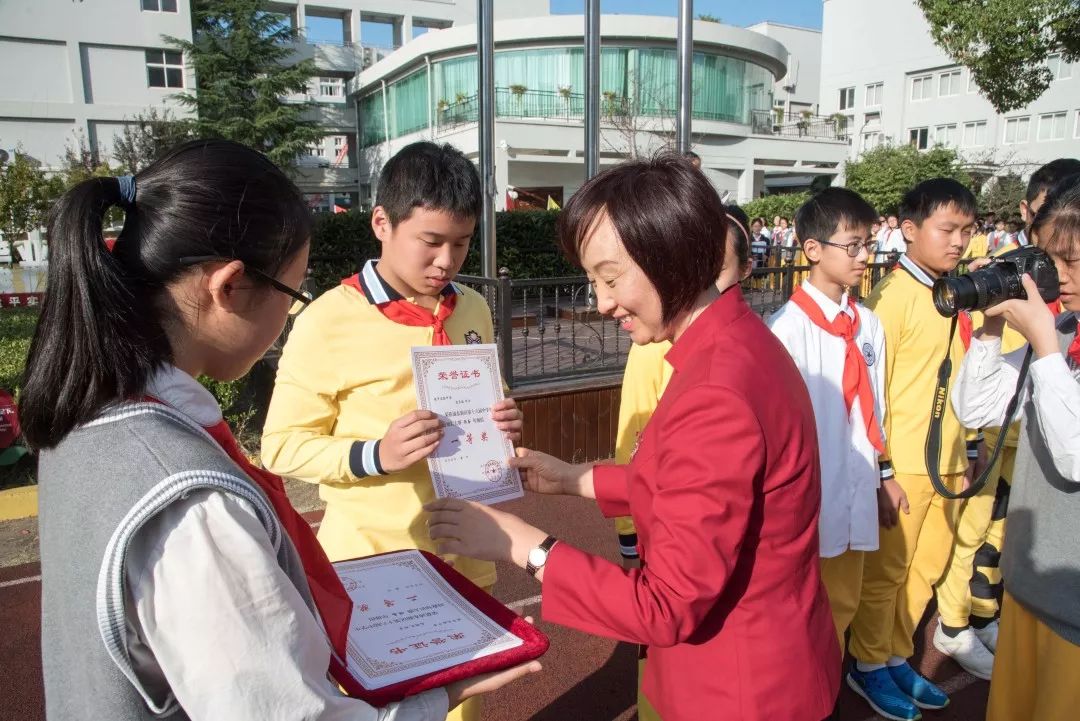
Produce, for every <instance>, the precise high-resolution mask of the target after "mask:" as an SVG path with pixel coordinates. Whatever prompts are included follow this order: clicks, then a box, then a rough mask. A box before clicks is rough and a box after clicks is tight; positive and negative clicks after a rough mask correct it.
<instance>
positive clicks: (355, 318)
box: [262, 142, 521, 719]
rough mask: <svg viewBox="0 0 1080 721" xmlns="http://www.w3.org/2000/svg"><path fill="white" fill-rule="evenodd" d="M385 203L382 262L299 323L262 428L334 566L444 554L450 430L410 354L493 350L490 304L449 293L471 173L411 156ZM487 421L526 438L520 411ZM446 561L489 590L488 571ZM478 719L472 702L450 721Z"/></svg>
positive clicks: (429, 151) (379, 223) (434, 154)
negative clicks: (439, 490)
mask: <svg viewBox="0 0 1080 721" xmlns="http://www.w3.org/2000/svg"><path fill="white" fill-rule="evenodd" d="M377 199H378V205H377V206H376V207H375V209H374V210H373V211H372V214H371V225H372V229H373V230H374V231H375V236H376V237H377V238H378V239H379V242H380V243H381V245H382V251H381V256H380V258H379V260H377V261H376V260H370V261H368V262H367V263H366V264H365V265H364V267H363V269H362V270H361V271H360V272H359V273H357V274H356V275H354V276H352V277H351V278H346V279H345V280H344V281H343V282H342V284H341V285H339V286H338V287H337V288H334V289H333V290H330V291H327V292H326V293H324V294H323V295H322V296H321V297H320V298H318V299H317V300H316V301H315V302H313V303H312V304H311V306H310V307H309V308H308V309H307V310H306V311H304V313H303V314H301V315H300V316H299V317H298V318H297V320H296V323H295V325H294V326H293V329H292V332H291V333H290V334H289V339H288V341H287V342H286V343H285V349H284V351H283V352H282V356H281V361H280V363H279V365H278V375H277V382H276V384H275V386H274V394H273V397H272V399H271V401H270V409H269V411H268V412H267V416H266V425H265V427H264V429H263V441H262V457H263V462H264V463H265V464H266V467H267V468H269V469H271V470H273V471H274V472H276V473H280V474H282V475H286V476H291V477H293V478H298V479H300V480H303V481H307V482H309V483H318V484H320V488H319V491H320V496H321V497H322V498H323V499H324V500H325V501H326V514H325V516H324V517H323V521H322V526H321V527H320V528H319V541H320V542H321V543H322V545H323V547H324V548H325V549H326V554H327V556H329V557H330V560H332V561H339V560H343V559H349V558H358V557H361V556H369V555H372V554H375V553H382V552H385V551H396V550H400V549H403V548H420V549H423V550H426V551H432V552H435V551H436V548H435V545H434V544H433V543H432V541H431V539H430V538H429V536H428V534H427V528H426V526H425V524H424V516H423V513H422V507H423V504H424V503H425V502H427V501H429V500H432V499H434V497H435V491H434V488H433V487H432V482H431V474H430V473H429V472H428V468H427V464H426V463H425V459H426V458H427V456H428V455H429V454H430V453H431V452H432V451H433V450H435V448H436V447H437V446H438V444H439V440H440V439H441V437H442V433H443V431H442V427H441V425H440V423H439V420H438V418H437V417H436V415H435V414H434V413H432V412H430V411H424V410H417V408H416V389H415V387H414V386H413V370H412V360H411V355H410V349H411V348H412V347H413V346H424V345H451V344H464V343H492V342H494V332H493V331H492V323H491V311H490V309H489V308H488V305H487V303H486V302H485V301H484V298H483V296H481V295H480V294H479V293H477V292H476V291H474V290H472V289H470V288H467V287H465V286H463V285H459V284H457V283H455V282H454V276H456V275H457V273H458V271H459V270H461V266H462V264H463V263H464V262H465V255H466V253H468V250H469V240H470V239H471V238H472V234H473V230H474V229H475V226H476V218H477V216H478V215H479V212H480V207H481V194H480V177H479V174H478V173H477V172H476V167H475V166H474V165H473V163H472V162H471V161H470V160H469V159H468V158H466V157H465V156H464V155H463V154H462V153H461V151H459V150H457V149H455V148H453V147H451V146H449V145H442V146H439V145H436V144H434V143H428V142H419V143H413V144H411V145H408V146H406V147H405V148H403V149H402V150H400V151H399V152H398V154H397V155H395V156H394V157H393V158H391V159H390V160H389V161H387V163H386V165H385V166H383V170H382V173H381V174H380V177H379V188H378V198H377ZM492 417H493V418H494V419H495V421H496V424H497V426H498V427H499V428H500V430H502V431H503V432H505V433H507V434H508V435H509V436H510V437H511V439H513V440H517V438H519V437H520V434H521V412H520V411H519V410H518V409H517V406H516V405H515V403H514V401H513V400H512V399H507V400H505V401H501V402H500V403H497V404H496V405H495V406H494V407H493V408H492ZM452 560H453V563H454V565H455V567H456V568H457V570H458V571H460V572H461V573H462V574H464V575H465V576H466V577H467V578H468V579H469V580H470V581H472V582H473V583H475V584H476V585H478V586H480V587H481V588H485V589H489V590H490V589H491V587H492V586H494V585H495V565H494V564H492V563H489V562H486V561H480V560H476V559H471V558H453V559H452ZM479 713H480V710H479V706H478V705H477V704H475V703H467V704H465V705H464V706H462V707H459V708H458V709H457V710H455V711H454V715H453V716H451V718H463V719H476V718H479Z"/></svg>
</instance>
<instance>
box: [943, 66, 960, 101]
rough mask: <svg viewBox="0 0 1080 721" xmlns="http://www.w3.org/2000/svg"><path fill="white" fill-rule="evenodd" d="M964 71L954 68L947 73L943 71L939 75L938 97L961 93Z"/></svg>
mask: <svg viewBox="0 0 1080 721" xmlns="http://www.w3.org/2000/svg"><path fill="white" fill-rule="evenodd" d="M961 75H962V73H961V72H960V71H959V70H952V71H950V72H947V73H942V74H941V75H939V76H938V97H941V98H947V97H949V96H950V95H959V94H960V77H961Z"/></svg>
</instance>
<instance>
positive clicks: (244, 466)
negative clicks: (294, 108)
mask: <svg viewBox="0 0 1080 721" xmlns="http://www.w3.org/2000/svg"><path fill="white" fill-rule="evenodd" d="M114 206H118V207H120V208H121V209H123V211H124V215H125V220H124V228H123V231H122V232H121V233H120V236H119V238H118V239H117V241H116V243H115V244H114V246H113V247H112V248H111V249H110V248H109V247H108V246H107V245H106V243H105V240H104V238H103V236H102V221H103V218H104V216H105V214H106V212H107V211H108V210H109V209H110V208H111V207H114ZM310 235H311V217H310V214H309V212H308V209H307V207H306V206H305V204H304V201H303V198H302V196H301V195H300V193H299V191H298V190H297V188H296V186H295V185H293V183H292V182H290V181H289V179H288V178H287V177H286V176H285V175H284V174H283V173H282V172H281V171H280V170H279V169H278V168H277V167H276V166H274V165H273V163H271V162H270V161H269V160H267V159H266V158H265V157H264V156H263V155H261V154H259V153H257V152H255V151H253V150H251V149H249V148H247V147H245V146H242V145H240V144H237V143H233V142H229V141H222V140H212V141H194V142H191V143H188V144H185V145H182V146H180V147H178V148H176V149H174V150H173V151H171V152H170V153H168V154H167V155H165V156H164V157H162V158H161V159H160V160H158V161H156V162H155V163H154V164H153V165H151V166H150V167H148V168H146V169H145V170H144V171H142V172H141V173H139V174H138V175H136V176H134V177H132V176H127V177H123V178H95V179H92V180H88V181H86V182H84V183H81V184H79V185H78V186H76V187H74V188H72V189H71V190H70V191H68V192H67V193H66V194H65V195H64V196H63V197H62V198H61V199H60V200H59V201H58V202H57V204H56V206H55V207H54V208H53V210H52V212H51V214H50V218H49V243H50V263H49V277H48V287H47V290H46V294H45V299H44V302H43V304H42V310H41V317H40V320H39V322H38V326H37V330H36V332H35V335H34V339H33V342H32V344H31V347H30V354H29V358H28V360H27V375H26V379H25V383H24V386H23V393H22V397H21V400H20V405H21V412H22V422H23V431H24V434H25V436H26V439H27V441H28V443H29V444H30V445H31V446H33V447H34V448H36V449H37V450H38V451H39V452H40V463H39V473H38V482H39V497H40V531H41V560H42V619H43V623H42V657H43V671H44V679H45V697H46V712H47V715H48V717H49V718H50V719H60V720H64V719H75V718H78V719H83V718H109V719H119V720H124V719H152V718H158V717H161V716H164V715H171V716H172V718H175V719H189V718H190V719H240V720H242V719H283V720H284V719H298V718H304V719H371V720H374V719H380V720H383V719H385V720H389V719H394V720H395V721H414V720H416V721H419V720H421V719H423V720H424V721H428V720H432V719H442V718H444V717H445V715H446V712H447V708H448V707H449V706H452V705H456V704H457V703H460V701H461V700H462V699H464V698H467V697H469V696H472V695H476V694H478V693H483V692H485V691H488V690H492V689H494V688H498V687H499V686H501V685H503V684H505V683H507V682H509V681H510V680H512V679H513V678H516V677H518V676H521V675H524V674H525V673H528V672H530V671H534V670H537V669H538V668H539V666H538V665H536V664H535V663H534V664H530V665H527V666H525V667H519V668H517V669H511V670H509V671H504V672H502V673H499V674H493V675H489V676H487V677H479V678H475V679H471V680H469V681H465V682H460V683H458V684H455V685H452V686H449V687H447V688H446V689H445V690H444V689H436V690H434V691H429V692H427V693H424V694H421V695H418V696H414V697H411V698H409V699H406V700H405V701H403V702H401V703H399V704H393V705H391V706H388V707H386V708H384V709H374V708H372V707H371V706H368V705H367V704H365V703H363V702H362V701H359V700H355V699H350V698H347V697H345V696H342V695H341V693H340V692H339V691H338V688H337V686H336V685H335V684H334V683H333V681H332V675H333V674H334V673H340V672H342V671H341V667H340V664H338V663H336V662H332V659H339V658H343V657H344V644H345V636H346V633H347V630H348V623H349V613H350V612H351V609H352V603H351V601H350V600H349V598H348V596H347V595H346V594H345V592H344V589H343V588H342V587H341V583H340V581H339V580H338V578H337V575H336V574H335V573H334V570H333V568H332V567H331V566H330V564H329V562H328V561H327V559H326V556H325V554H324V553H323V552H322V549H321V547H320V546H319V544H318V542H317V541H316V540H315V537H314V535H313V533H312V532H311V530H310V528H309V527H308V526H307V524H306V523H305V522H304V521H303V519H302V518H301V517H300V516H299V515H298V514H297V513H296V512H295V510H293V508H292V507H291V506H290V505H289V502H288V498H287V497H286V495H285V491H284V488H283V486H282V482H281V479H280V478H278V477H277V476H274V475H272V474H270V473H267V472H266V471H263V470H262V469H259V468H256V467H254V466H253V465H252V464H251V463H250V462H249V461H248V460H247V458H246V457H245V456H244V454H243V453H241V452H240V449H239V447H238V446H237V444H236V441H235V440H234V439H233V437H232V434H231V432H230V431H229V428H228V426H227V425H226V424H225V422H224V421H223V420H222V416H221V409H220V408H219V407H218V405H217V403H216V402H215V400H214V398H213V396H211V395H210V394H209V392H207V391H206V390H205V389H204V388H203V387H202V386H201V385H199V383H198V382H197V381H196V380H195V378H196V377H198V376H199V375H207V376H209V377H211V378H214V379H217V380H233V379H236V378H239V377H241V376H243V375H244V374H245V373H247V372H248V370H249V369H250V368H251V366H252V365H253V364H254V363H255V361H256V360H258V359H259V358H260V357H261V356H262V355H263V353H265V352H266V350H267V348H268V347H269V346H270V345H271V343H273V341H274V340H275V339H276V338H277V337H278V335H280V333H281V330H282V328H283V327H284V324H285V320H286V317H287V315H288V312H289V308H290V306H291V305H292V304H293V302H294V301H302V302H307V300H308V298H307V297H306V296H304V295H303V294H301V293H300V292H299V291H298V290H296V289H297V288H298V287H299V285H300V283H301V281H302V280H303V278H304V274H305V269H306V265H307V257H308V245H309V240H310Z"/></svg>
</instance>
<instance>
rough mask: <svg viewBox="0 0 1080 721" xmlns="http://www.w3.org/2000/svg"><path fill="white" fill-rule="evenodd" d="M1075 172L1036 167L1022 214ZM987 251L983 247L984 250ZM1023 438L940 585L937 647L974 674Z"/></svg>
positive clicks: (969, 522) (1013, 441)
mask: <svg viewBox="0 0 1080 721" xmlns="http://www.w3.org/2000/svg"><path fill="white" fill-rule="evenodd" d="M1076 173H1080V160H1076V159H1073V158H1059V159H1058V160H1054V161H1051V162H1049V163H1047V164H1046V165H1044V166H1042V167H1041V168H1039V169H1038V170H1036V171H1035V172H1034V173H1032V175H1031V179H1030V180H1029V181H1028V186H1027V192H1026V193H1025V197H1024V200H1022V201H1021V202H1020V214H1021V216H1022V217H1023V219H1024V223H1025V224H1026V225H1027V226H1028V227H1030V225H1031V223H1032V221H1033V220H1034V219H1035V214H1036V213H1037V212H1038V210H1039V208H1041V207H1042V205H1043V202H1044V201H1045V200H1046V194H1047V192H1048V191H1049V190H1050V189H1051V188H1052V187H1053V186H1054V185H1056V184H1057V183H1058V181H1060V180H1061V179H1063V178H1065V177H1068V176H1070V175H1073V174H1076ZM1027 244H1028V234H1027V233H1026V232H1021V233H1020V234H1019V235H1018V236H1017V239H1016V240H1015V241H1013V242H1012V243H1009V244H1008V245H1006V246H1005V247H1003V248H1001V249H999V250H998V251H997V252H996V253H994V255H995V256H998V255H1002V254H1004V253H1008V252H1010V251H1013V250H1016V249H1018V248H1020V247H1022V246H1025V245H1027ZM969 250H970V248H969ZM985 254H986V253H985V250H984V252H983V253H982V254H981V255H985ZM975 257H980V256H975ZM1059 307H1060V304H1059V303H1058V302H1057V301H1055V302H1054V303H1052V304H1051V310H1052V311H1054V312H1055V314H1056V312H1057V310H1058V309H1059ZM976 315H977V316H978V317H977V318H976V323H975V325H976V327H978V326H980V325H981V324H982V323H981V320H982V314H981V313H979V314H976ZM1026 343H1027V340H1026V339H1025V338H1024V336H1022V335H1020V333H1019V332H1017V331H1016V330H1015V329H1014V328H1012V327H1011V326H1007V327H1006V328H1005V329H1004V332H1003V333H1002V336H1001V352H1002V354H1005V355H1007V354H1009V353H1011V352H1013V351H1015V350H1017V349H1019V348H1021V347H1023V346H1024V345H1025V344H1026ZM1000 432H1001V429H1000V428H987V429H985V435H986V447H987V448H988V449H989V448H993V447H994V444H996V443H997V440H998V434H999V433H1000ZM1018 441H1019V422H1017V423H1014V424H1013V425H1012V426H1011V427H1010V428H1009V429H1008V433H1007V435H1006V437H1005V442H1004V445H1003V446H1002V449H1001V456H1000V457H999V458H998V460H997V462H996V463H995V467H994V468H993V469H991V472H990V476H989V481H988V482H987V484H986V486H985V487H984V488H983V489H982V491H980V492H979V493H978V494H976V495H975V496H972V497H971V498H969V499H968V500H967V501H966V502H965V503H964V504H963V508H962V509H961V511H960V517H959V520H958V522H957V527H956V543H955V545H954V546H953V553H952V558H951V560H950V561H949V567H948V570H947V571H946V573H945V576H944V578H942V580H941V583H940V584H938V587H937V603H938V612H939V613H940V615H941V619H940V622H939V624H938V627H937V629H936V630H935V632H934V639H933V643H934V647H935V648H937V650H939V651H941V653H943V654H945V655H946V656H950V657H952V658H953V659H954V660H955V661H956V662H957V663H959V664H960V665H961V666H962V667H963V668H964V669H965V670H966V671H968V672H969V673H971V674H972V675H974V676H977V677H979V678H982V679H986V680H990V675H991V672H992V671H993V665H994V654H995V653H996V650H997V636H998V612H999V610H1000V604H999V602H1000V599H1001V593H1002V583H1001V571H1000V568H999V559H1000V555H1001V549H1002V546H1003V542H1004V538H1005V525H1006V523H1005V519H1006V513H1007V511H1008V506H1009V491H1010V488H1011V486H1012V477H1013V465H1014V463H1015V461H1016V448H1017V443H1018Z"/></svg>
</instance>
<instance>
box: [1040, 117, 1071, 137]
mask: <svg viewBox="0 0 1080 721" xmlns="http://www.w3.org/2000/svg"><path fill="white" fill-rule="evenodd" d="M1065 118H1066V114H1065V113H1047V114H1046V115H1040V116H1039V134H1038V135H1037V136H1036V139H1037V140H1038V141H1039V142H1045V141H1047V140H1064V139H1065Z"/></svg>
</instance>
